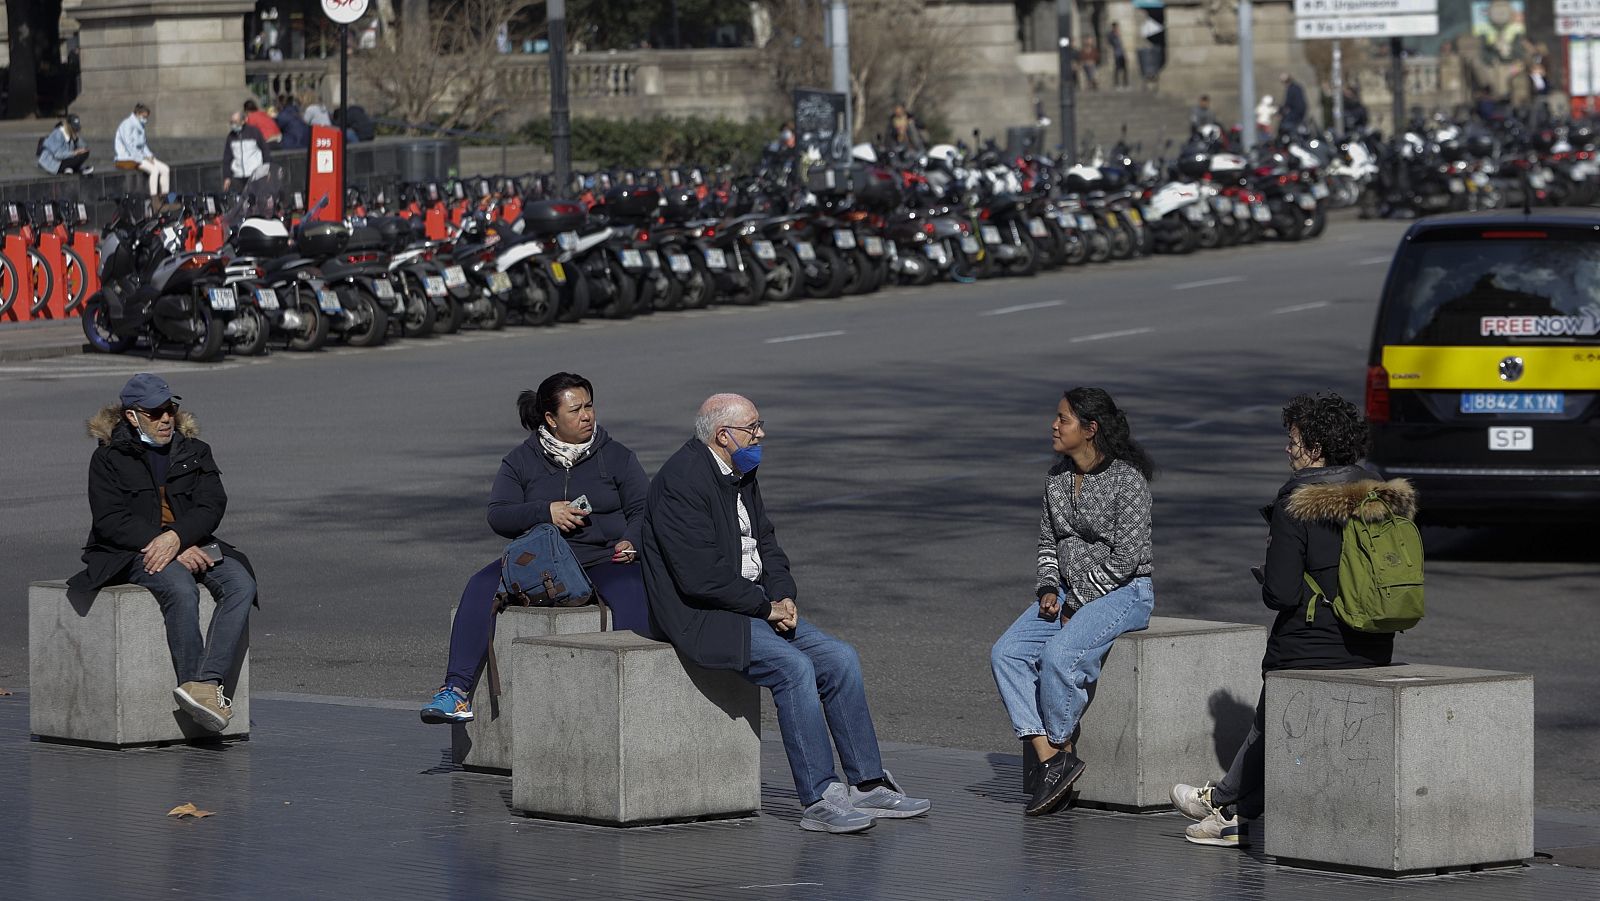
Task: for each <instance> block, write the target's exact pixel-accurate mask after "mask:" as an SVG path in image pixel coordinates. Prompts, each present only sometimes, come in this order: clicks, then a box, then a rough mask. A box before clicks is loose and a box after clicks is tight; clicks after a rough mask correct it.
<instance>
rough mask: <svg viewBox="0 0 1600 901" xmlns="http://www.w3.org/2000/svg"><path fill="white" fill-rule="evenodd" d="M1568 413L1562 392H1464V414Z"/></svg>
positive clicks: (1462, 410) (1462, 404) (1462, 397)
mask: <svg viewBox="0 0 1600 901" xmlns="http://www.w3.org/2000/svg"><path fill="white" fill-rule="evenodd" d="M1566 411H1567V396H1566V394H1565V393H1564V392H1561V391H1463V392H1461V412H1463V413H1547V414H1549V413H1553V414H1557V415H1559V414H1562V413H1565V412H1566Z"/></svg>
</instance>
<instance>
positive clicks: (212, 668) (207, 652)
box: [128, 557, 256, 685]
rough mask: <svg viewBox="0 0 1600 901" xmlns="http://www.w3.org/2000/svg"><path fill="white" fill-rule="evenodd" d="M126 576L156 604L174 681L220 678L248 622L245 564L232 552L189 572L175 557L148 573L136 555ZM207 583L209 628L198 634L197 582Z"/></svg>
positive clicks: (250, 592)
mask: <svg viewBox="0 0 1600 901" xmlns="http://www.w3.org/2000/svg"><path fill="white" fill-rule="evenodd" d="M128 581H129V582H130V583H132V584H134V585H138V586H139V587H140V588H144V589H146V590H148V591H149V592H150V593H151V594H153V595H155V596H156V603H157V604H160V605H161V618H162V619H164V620H165V621H166V624H167V650H169V651H170V652H171V653H172V670H173V673H174V674H175V675H176V676H177V677H178V684H179V685H182V684H184V683H186V682H217V683H222V682H224V681H225V680H226V679H227V677H228V671H229V670H231V669H233V664H234V661H235V660H236V659H237V658H238V656H239V645H240V644H241V643H242V642H243V640H244V634H245V629H246V628H248V627H249V625H250V605H251V604H253V603H255V600H256V580H255V579H253V578H251V577H250V571H249V570H247V569H245V568H244V564H243V563H240V562H239V561H237V560H235V559H233V558H232V557H223V558H222V562H221V563H218V564H217V565H216V566H213V567H211V568H210V569H208V570H206V571H205V572H203V573H191V572H189V570H188V569H186V568H184V565H183V564H182V563H179V562H178V561H176V560H174V561H172V562H171V563H168V564H167V567H166V569H163V570H162V571H160V572H158V573H147V572H145V571H144V564H143V563H142V562H141V561H139V560H135V561H134V563H133V569H132V572H130V573H129V574H128ZM202 582H204V583H205V586H206V587H207V588H209V589H211V595H212V597H214V598H216V601H217V609H216V610H214V611H212V614H211V628H209V629H208V630H206V635H205V637H204V638H202V637H201V635H200V583H202Z"/></svg>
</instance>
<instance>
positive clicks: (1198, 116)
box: [1189, 94, 1217, 132]
mask: <svg viewBox="0 0 1600 901" xmlns="http://www.w3.org/2000/svg"><path fill="white" fill-rule="evenodd" d="M1216 124H1217V116H1216V114H1215V113H1213V112H1212V111H1211V95H1210V94H1201V95H1200V100H1199V102H1198V103H1196V104H1195V105H1194V109H1193V110H1191V111H1190V112H1189V130H1190V131H1194V132H1198V131H1199V130H1200V129H1201V128H1204V127H1205V126H1207V125H1216Z"/></svg>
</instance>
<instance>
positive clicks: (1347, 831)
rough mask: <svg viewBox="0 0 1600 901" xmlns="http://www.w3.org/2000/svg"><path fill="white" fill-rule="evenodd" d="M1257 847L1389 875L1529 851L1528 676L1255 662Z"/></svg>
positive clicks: (1297, 860) (1288, 859)
mask: <svg viewBox="0 0 1600 901" xmlns="http://www.w3.org/2000/svg"><path fill="white" fill-rule="evenodd" d="M1266 714H1267V717H1266V719H1267V731H1266V745H1265V750H1266V781H1267V784H1266V819H1267V829H1266V833H1267V835H1266V852H1267V853H1268V854H1271V855H1273V856H1275V857H1277V858H1279V862H1281V863H1288V864H1298V865H1307V866H1313V867H1332V868H1338V869H1349V870H1353V871H1358V872H1365V873H1376V874H1380V875H1389V876H1399V875H1410V874H1419V873H1433V872H1439V871H1448V870H1456V869H1468V868H1480V867H1485V866H1495V865H1504V864H1509V863H1514V862H1516V861H1520V860H1524V859H1526V858H1529V857H1532V856H1533V676H1531V675H1528V674H1525V673H1502V672H1495V671H1492V670H1478V669H1462V668H1458V667H1449V666H1424V665H1410V666H1391V667H1377V668H1371V669H1357V670H1285V671H1281V672H1274V673H1269V674H1268V675H1267V710H1266Z"/></svg>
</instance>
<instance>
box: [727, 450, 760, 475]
mask: <svg viewBox="0 0 1600 901" xmlns="http://www.w3.org/2000/svg"><path fill="white" fill-rule="evenodd" d="M761 447H762V445H759V444H750V445H746V446H744V447H741V448H739V449H738V450H736V451H734V452H733V453H732V454H730V455H729V456H731V457H732V458H733V466H734V468H735V469H737V470H739V472H741V473H751V472H754V471H755V468H756V467H757V466H760V465H761Z"/></svg>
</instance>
